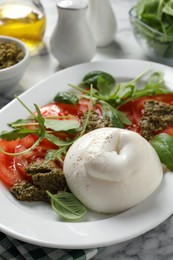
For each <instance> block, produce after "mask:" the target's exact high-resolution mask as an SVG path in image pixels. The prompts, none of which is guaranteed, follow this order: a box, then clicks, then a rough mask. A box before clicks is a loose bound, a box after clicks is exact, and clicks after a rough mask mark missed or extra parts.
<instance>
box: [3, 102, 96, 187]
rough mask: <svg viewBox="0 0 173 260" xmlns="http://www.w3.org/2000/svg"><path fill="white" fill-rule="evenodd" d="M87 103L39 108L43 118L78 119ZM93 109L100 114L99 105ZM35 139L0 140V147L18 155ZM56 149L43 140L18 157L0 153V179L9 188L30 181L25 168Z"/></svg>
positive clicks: (33, 136)
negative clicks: (23, 181)
mask: <svg viewBox="0 0 173 260" xmlns="http://www.w3.org/2000/svg"><path fill="white" fill-rule="evenodd" d="M89 102H90V101H89V100H87V99H81V100H80V101H79V104H77V105H72V104H63V103H58V102H52V103H49V104H47V105H45V106H43V107H42V108H40V111H41V114H42V115H43V116H64V115H66V116H68V115H72V116H75V117H76V118H77V119H80V118H81V117H82V115H83V113H85V112H86V111H87V110H88V105H89ZM94 109H95V110H96V111H97V112H98V113H99V114H101V105H96V106H94ZM58 136H59V137H60V138H62V139H64V138H66V137H67V134H66V133H65V132H64V133H58ZM37 139H38V137H37V136H36V135H34V134H29V135H28V136H26V137H24V138H22V139H18V140H16V141H11V142H8V141H4V140H0V147H1V148H2V149H4V150H5V151H7V152H10V153H20V152H23V151H25V150H26V149H28V148H30V147H31V146H32V145H33V144H34V143H35V142H36V141H37ZM56 148H57V146H56V145H54V144H52V143H51V142H49V141H48V140H46V139H43V140H42V142H41V143H40V144H39V145H38V146H37V147H36V148H35V149H33V150H31V151H29V152H27V153H23V154H21V155H18V156H8V155H6V154H4V153H3V152H0V179H1V180H2V181H3V182H4V183H6V184H7V185H8V186H9V187H12V186H13V185H14V184H15V183H18V182H20V181H22V180H25V179H26V180H31V177H30V176H28V175H27V173H26V171H25V168H26V167H27V166H28V165H29V164H30V163H32V162H36V161H40V160H43V159H44V158H45V155H46V153H47V150H50V149H56ZM59 166H60V167H62V164H61V163H59Z"/></svg>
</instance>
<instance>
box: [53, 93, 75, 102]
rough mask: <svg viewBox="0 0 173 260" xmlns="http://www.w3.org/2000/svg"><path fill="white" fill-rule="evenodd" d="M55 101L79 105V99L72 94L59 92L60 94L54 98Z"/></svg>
mask: <svg viewBox="0 0 173 260" xmlns="http://www.w3.org/2000/svg"><path fill="white" fill-rule="evenodd" d="M54 101H55V102H59V103H66V104H73V105H76V104H78V103H79V99H78V97H77V96H76V95H75V94H73V93H71V92H58V94H57V95H56V96H55V97H54Z"/></svg>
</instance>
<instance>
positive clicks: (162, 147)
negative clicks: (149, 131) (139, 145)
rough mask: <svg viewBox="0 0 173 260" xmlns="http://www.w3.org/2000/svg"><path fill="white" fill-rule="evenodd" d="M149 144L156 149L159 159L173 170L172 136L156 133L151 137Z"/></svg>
mask: <svg viewBox="0 0 173 260" xmlns="http://www.w3.org/2000/svg"><path fill="white" fill-rule="evenodd" d="M151 145H152V146H153V148H154V149H155V150H156V152H157V154H158V156H159V158H160V161H161V162H162V163H163V164H164V165H166V167H167V168H168V169H169V170H170V171H173V137H172V136H170V135H168V134H165V133H161V134H158V135H156V136H155V137H154V138H153V139H152V141H151Z"/></svg>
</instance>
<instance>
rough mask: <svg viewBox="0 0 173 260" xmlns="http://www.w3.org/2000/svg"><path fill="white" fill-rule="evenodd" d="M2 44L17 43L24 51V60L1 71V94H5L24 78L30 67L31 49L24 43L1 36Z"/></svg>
mask: <svg viewBox="0 0 173 260" xmlns="http://www.w3.org/2000/svg"><path fill="white" fill-rule="evenodd" d="M0 41H2V42H16V44H17V45H18V46H20V47H21V48H22V50H23V51H24V58H23V59H22V60H20V61H19V62H18V63H16V64H14V65H12V66H10V67H7V68H4V69H0V93H2V92H5V91H6V90H7V89H8V88H10V87H13V86H15V85H16V84H17V83H18V82H19V81H20V79H21V78H22V77H23V75H24V73H25V71H26V69H27V67H28V65H29V49H28V47H27V46H26V45H25V43H23V42H22V41H20V40H18V39H16V38H13V37H8V36H0Z"/></svg>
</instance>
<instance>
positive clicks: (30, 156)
mask: <svg viewBox="0 0 173 260" xmlns="http://www.w3.org/2000/svg"><path fill="white" fill-rule="evenodd" d="M37 139H38V137H37V136H35V135H33V134H30V135H28V136H26V137H24V138H22V139H21V140H20V141H19V142H18V144H17V146H16V148H15V153H19V152H23V151H25V150H26V149H29V148H30V147H31V146H32V145H33V144H34V143H35V142H36V141H37ZM56 148H57V146H56V145H54V144H52V143H51V142H49V141H48V140H46V139H43V140H42V141H41V143H40V144H39V145H38V146H37V147H36V148H35V149H33V150H31V151H29V152H27V153H24V154H21V155H18V156H15V157H14V163H15V167H16V168H17V170H18V171H19V172H20V174H21V175H23V177H24V178H25V179H27V180H31V177H30V176H28V174H27V173H26V171H25V168H26V167H27V166H28V165H29V164H30V163H32V162H39V161H41V160H43V159H44V158H45V156H46V153H47V151H48V150H50V149H56Z"/></svg>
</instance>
